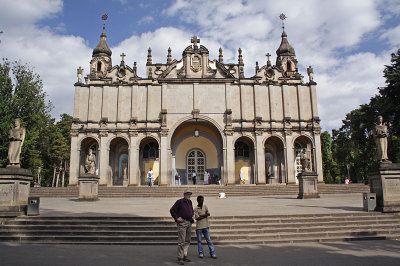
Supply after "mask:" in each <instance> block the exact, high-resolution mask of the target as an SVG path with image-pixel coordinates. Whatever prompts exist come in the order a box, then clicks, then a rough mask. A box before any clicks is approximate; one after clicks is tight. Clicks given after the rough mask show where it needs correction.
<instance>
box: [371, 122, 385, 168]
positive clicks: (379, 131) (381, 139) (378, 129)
mask: <svg viewBox="0 0 400 266" xmlns="http://www.w3.org/2000/svg"><path fill="white" fill-rule="evenodd" d="M372 133H373V135H374V139H375V142H376V147H377V149H378V161H379V162H383V161H388V156H387V146H388V142H387V126H386V123H383V117H382V116H378V123H376V124H375V128H374V130H373V131H372Z"/></svg>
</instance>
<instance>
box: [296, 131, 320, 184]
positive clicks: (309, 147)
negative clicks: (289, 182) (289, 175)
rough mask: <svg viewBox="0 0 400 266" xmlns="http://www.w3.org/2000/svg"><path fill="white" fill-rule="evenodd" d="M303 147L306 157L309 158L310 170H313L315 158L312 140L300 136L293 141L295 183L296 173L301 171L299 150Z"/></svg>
mask: <svg viewBox="0 0 400 266" xmlns="http://www.w3.org/2000/svg"><path fill="white" fill-rule="evenodd" d="M303 149H305V151H306V153H307V155H308V158H311V160H310V166H311V170H312V171H315V158H314V147H313V143H312V141H311V140H310V139H309V138H308V137H306V136H300V137H298V138H296V139H295V141H294V157H295V158H294V164H295V165H294V171H295V181H296V184H297V183H298V182H299V181H298V180H297V175H298V174H299V173H301V172H302V166H301V161H300V155H301V152H302V151H303Z"/></svg>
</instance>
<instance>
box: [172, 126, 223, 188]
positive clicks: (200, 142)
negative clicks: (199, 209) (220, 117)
mask: <svg viewBox="0 0 400 266" xmlns="http://www.w3.org/2000/svg"><path fill="white" fill-rule="evenodd" d="M222 145H223V144H222V137H221V134H220V133H219V131H218V129H217V128H216V127H215V126H214V125H213V124H212V123H210V122H208V121H205V120H201V119H198V120H197V121H196V120H189V121H186V122H184V123H182V124H180V125H179V126H178V127H177V128H176V130H175V131H174V133H173V135H172V137H171V151H172V176H171V178H172V182H171V184H175V176H176V175H179V176H180V183H181V185H193V184H194V182H193V173H196V182H195V184H196V185H203V184H205V183H206V184H207V183H210V184H216V183H217V182H218V180H221V166H222ZM208 175H209V176H210V178H208ZM205 178H206V182H204V179H205ZM208 181H210V182H208Z"/></svg>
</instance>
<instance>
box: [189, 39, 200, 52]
mask: <svg viewBox="0 0 400 266" xmlns="http://www.w3.org/2000/svg"><path fill="white" fill-rule="evenodd" d="M190 42H191V43H193V48H194V49H197V44H198V43H200V39H198V38H197V36H193V37H192V39H191V40H190Z"/></svg>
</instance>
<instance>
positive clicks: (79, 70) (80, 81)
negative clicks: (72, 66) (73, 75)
mask: <svg viewBox="0 0 400 266" xmlns="http://www.w3.org/2000/svg"><path fill="white" fill-rule="evenodd" d="M77 74H78V83H82V76H83V68H81V67H79V68H78V69H77Z"/></svg>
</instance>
